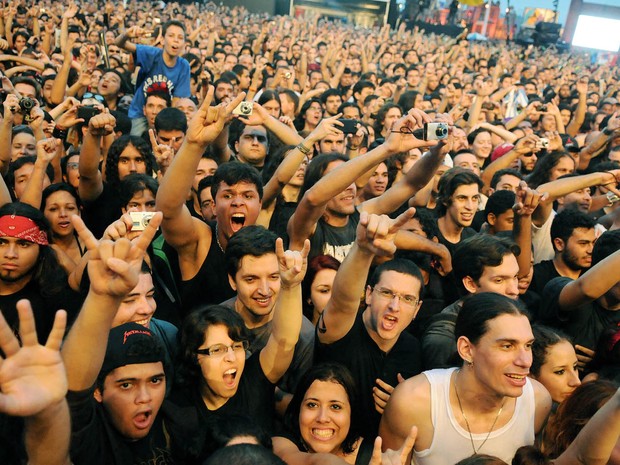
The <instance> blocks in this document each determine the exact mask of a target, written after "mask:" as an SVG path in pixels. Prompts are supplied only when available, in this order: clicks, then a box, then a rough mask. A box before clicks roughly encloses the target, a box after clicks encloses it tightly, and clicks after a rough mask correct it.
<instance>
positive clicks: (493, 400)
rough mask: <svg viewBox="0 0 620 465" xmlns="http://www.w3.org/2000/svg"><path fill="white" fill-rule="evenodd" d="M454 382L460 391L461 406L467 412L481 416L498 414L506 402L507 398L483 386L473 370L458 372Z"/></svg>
mask: <svg viewBox="0 0 620 465" xmlns="http://www.w3.org/2000/svg"><path fill="white" fill-rule="evenodd" d="M452 382H453V384H454V386H455V389H456V390H458V395H459V397H460V399H461V405H462V406H463V408H464V409H465V410H467V411H470V412H475V413H479V414H485V413H497V410H498V409H499V408H501V407H502V405H503V404H504V401H505V400H506V397H505V396H502V395H500V394H497V393H496V392H491V391H489V390H488V388H486V387H484V386H482V385H481V384H480V383H479V381H478V379H477V378H476V375H475V374H474V372H473V369H472V368H469V367H463V368H459V369H458V370H456V371H455V373H454V375H453V378H452Z"/></svg>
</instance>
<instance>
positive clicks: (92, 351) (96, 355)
mask: <svg viewBox="0 0 620 465" xmlns="http://www.w3.org/2000/svg"><path fill="white" fill-rule="evenodd" d="M121 301H122V299H120V298H114V297H110V296H108V295H103V294H95V293H94V292H92V291H91V292H89V293H88V295H87V296H86V300H85V301H84V305H82V309H81V310H80V313H79V314H78V317H77V319H76V320H75V323H74V324H73V327H72V328H71V331H69V335H68V336H67V338H66V339H65V342H64V345H63V347H62V351H61V353H62V358H63V361H64V363H65V367H66V369H67V379H68V381H69V390H70V391H83V390H84V389H88V388H90V387H91V386H92V385H93V384H94V383H95V381H96V379H97V375H98V374H99V371H100V370H101V367H102V365H103V359H104V357H105V352H106V347H107V342H108V333H109V332H110V328H111V326H112V320H113V319H114V316H115V315H116V312H117V310H118V306H119V305H120V303H121Z"/></svg>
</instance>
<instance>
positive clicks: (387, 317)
mask: <svg viewBox="0 0 620 465" xmlns="http://www.w3.org/2000/svg"><path fill="white" fill-rule="evenodd" d="M385 319H386V320H389V321H396V318H394V317H393V316H389V315H388V316H386V317H385Z"/></svg>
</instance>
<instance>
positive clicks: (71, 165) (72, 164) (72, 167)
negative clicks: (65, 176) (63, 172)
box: [67, 161, 80, 170]
mask: <svg viewBox="0 0 620 465" xmlns="http://www.w3.org/2000/svg"><path fill="white" fill-rule="evenodd" d="M79 167H80V164H79V163H77V162H74V161H71V162H69V163H67V169H69V170H77V169H78V168H79Z"/></svg>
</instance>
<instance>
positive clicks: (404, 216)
mask: <svg viewBox="0 0 620 465" xmlns="http://www.w3.org/2000/svg"><path fill="white" fill-rule="evenodd" d="M413 215H415V208H413V207H410V208H408V209H407V210H406V211H404V212H403V213H401V214H400V215H398V217H397V218H396V219H395V220H394V221H393V223H392V227H391V228H390V231H391V232H395V231H398V230H399V229H400V228H402V227H403V226H404V225H405V224H406V223H407V221H409V220H410V219H411V218H413Z"/></svg>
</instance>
